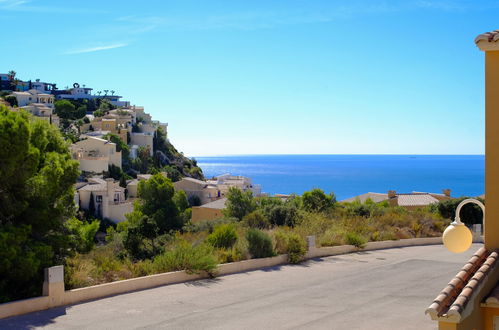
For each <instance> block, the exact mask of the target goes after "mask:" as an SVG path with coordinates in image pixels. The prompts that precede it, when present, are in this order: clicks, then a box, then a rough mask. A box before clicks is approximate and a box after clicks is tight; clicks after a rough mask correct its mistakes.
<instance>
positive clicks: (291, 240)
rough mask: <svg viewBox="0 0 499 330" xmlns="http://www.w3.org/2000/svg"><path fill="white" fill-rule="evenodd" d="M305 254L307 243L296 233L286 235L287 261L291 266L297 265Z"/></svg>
mask: <svg viewBox="0 0 499 330" xmlns="http://www.w3.org/2000/svg"><path fill="white" fill-rule="evenodd" d="M306 252H307V243H306V242H305V240H304V239H303V238H302V237H301V236H300V235H298V234H296V233H290V234H289V235H288V259H289V262H290V263H292V264H297V263H299V262H300V261H301V259H302V258H303V256H304V255H305V253H306Z"/></svg>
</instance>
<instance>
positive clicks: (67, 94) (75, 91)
mask: <svg viewBox="0 0 499 330" xmlns="http://www.w3.org/2000/svg"><path fill="white" fill-rule="evenodd" d="M92 89H93V88H88V87H85V86H83V87H80V85H79V84H78V83H74V84H73V88H68V89H66V90H62V91H58V92H56V95H57V98H58V99H69V100H85V99H86V100H90V99H106V100H109V103H111V104H112V105H115V106H117V107H128V106H130V102H128V101H120V99H121V96H118V95H107V94H106V95H102V96H101V95H93V94H92Z"/></svg>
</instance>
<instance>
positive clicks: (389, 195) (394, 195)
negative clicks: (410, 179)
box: [388, 190, 397, 198]
mask: <svg viewBox="0 0 499 330" xmlns="http://www.w3.org/2000/svg"><path fill="white" fill-rule="evenodd" d="M396 196H397V192H396V191H395V190H388V198H395V197H396Z"/></svg>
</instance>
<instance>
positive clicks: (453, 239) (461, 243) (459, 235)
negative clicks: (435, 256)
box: [442, 198, 485, 253]
mask: <svg viewBox="0 0 499 330" xmlns="http://www.w3.org/2000/svg"><path fill="white" fill-rule="evenodd" d="M468 203H473V204H476V205H478V206H480V208H481V209H482V214H483V219H482V223H483V225H485V221H484V220H485V205H483V203H482V202H480V201H478V200H476V199H473V198H468V199H465V200H463V201H462V202H461V203H459V205H458V206H457V208H456V218H455V220H454V222H453V223H451V224H450V225H449V227H447V228H446V229H445V230H444V233H443V235H442V240H443V242H444V246H445V247H446V248H447V249H448V250H449V251H451V252H454V253H461V252H464V251H466V250H468V249H469V248H470V246H471V243H473V234H472V233H471V230H469V229H468V227H466V226H465V225H464V223H462V222H461V218H460V217H459V213H460V212H461V208H462V207H463V206H464V205H465V204H468ZM484 232H485V229H484Z"/></svg>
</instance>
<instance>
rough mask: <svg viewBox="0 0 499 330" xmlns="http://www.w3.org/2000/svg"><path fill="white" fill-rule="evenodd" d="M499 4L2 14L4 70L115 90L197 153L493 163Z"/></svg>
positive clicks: (49, 4) (124, 4)
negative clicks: (488, 120) (489, 151)
mask: <svg viewBox="0 0 499 330" xmlns="http://www.w3.org/2000/svg"><path fill="white" fill-rule="evenodd" d="M498 14H499V1H486V0H480V1H472V0H469V1H465V0H463V1H459V0H455V1H453V0H427V1H423V0H406V1H378V0H344V1H343V0H324V1H314V0H286V1H281V0H280V1H277V0H274V1H273V0H263V1H257V0H252V1H236V0H227V1H215V0H213V1H204V0H199V1H186V0H178V1H165V0H158V1H150V0H143V1H137V0H134V1H124V0H121V1H93V0H86V1H62V0H61V1H55V0H54V1H50V0H43V1H42V0H31V1H29V0H0V22H1V26H2V32H3V33H2V36H1V38H0V50H1V52H0V72H4V73H6V72H7V71H8V70H15V71H17V73H18V77H19V78H20V79H23V80H29V79H33V80H34V79H36V78H40V79H41V80H42V81H46V82H54V83H57V84H58V86H59V87H64V86H67V85H68V86H70V85H72V84H73V83H74V82H79V83H80V84H86V86H87V87H93V88H94V91H98V90H104V89H109V90H115V91H116V92H117V93H116V94H118V95H123V96H124V99H127V100H130V101H131V102H132V104H136V105H143V106H145V107H146V111H148V112H149V113H151V114H152V115H153V118H154V119H158V120H161V121H164V122H168V123H169V137H170V139H171V140H172V142H173V143H174V144H175V145H176V146H177V148H178V149H179V150H182V151H184V152H185V153H186V154H187V155H220V154H320V153H324V154H329V153H331V154H336V153H347V154H359V153H360V154H378V153H382V154H386V153H388V154H482V153H483V152H484V86H483V84H484V77H483V75H484V69H483V53H481V52H480V51H479V50H478V49H477V48H476V47H475V45H474V43H473V39H474V38H475V36H476V35H478V34H480V33H482V32H486V31H490V30H494V29H498V28H499V22H498V20H497V17H498Z"/></svg>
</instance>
